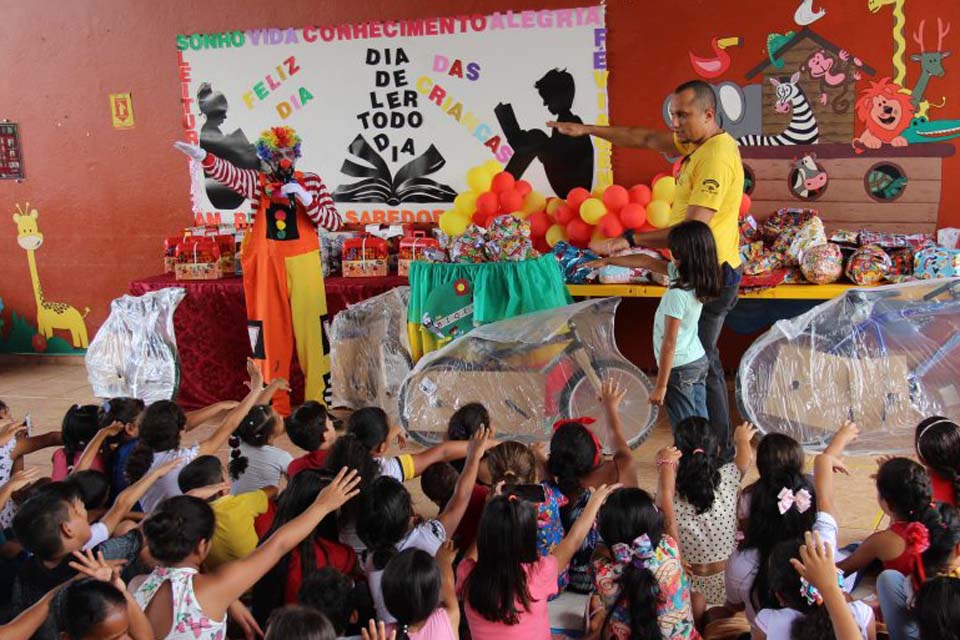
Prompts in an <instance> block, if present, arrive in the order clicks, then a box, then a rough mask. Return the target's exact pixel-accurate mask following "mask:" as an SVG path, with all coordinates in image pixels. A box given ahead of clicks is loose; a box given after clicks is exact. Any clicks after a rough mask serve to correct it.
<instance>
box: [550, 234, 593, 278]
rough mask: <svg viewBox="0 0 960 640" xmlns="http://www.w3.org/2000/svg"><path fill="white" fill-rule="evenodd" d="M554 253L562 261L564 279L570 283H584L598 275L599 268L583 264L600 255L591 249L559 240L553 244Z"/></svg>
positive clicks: (561, 268)
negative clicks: (589, 267) (587, 266)
mask: <svg viewBox="0 0 960 640" xmlns="http://www.w3.org/2000/svg"><path fill="white" fill-rule="evenodd" d="M553 255H554V256H556V258H557V262H558V263H560V270H561V271H562V272H563V280H564V282H566V283H568V284H584V283H585V282H587V281H589V280H593V279H594V278H596V277H597V272H598V269H588V268H586V267H584V266H583V265H584V264H585V263H587V262H591V261H593V260H599V259H600V256H599V255H597V254H596V253H594V252H593V251H590V250H589V249H578V248H577V247H575V246H573V245H572V244H569V243H567V242H558V243H557V244H555V245H553Z"/></svg>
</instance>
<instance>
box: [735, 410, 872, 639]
mask: <svg viewBox="0 0 960 640" xmlns="http://www.w3.org/2000/svg"><path fill="white" fill-rule="evenodd" d="M858 434H859V429H858V428H857V425H856V424H854V423H852V422H845V423H844V424H843V425H841V427H840V428H839V429H838V430H837V433H836V434H835V435H834V437H833V439H832V441H831V443H830V445H828V446H827V448H826V449H825V450H824V452H823V453H821V454H820V455H818V456H817V458H816V460H815V462H814V481H813V483H811V482H810V480H809V478H807V476H805V475H803V474H802V473H798V472H797V470H796V469H795V468H793V467H790V466H786V467H783V468H780V469H777V470H775V471H772V472H770V473H769V474H768V475H767V476H765V477H761V478H760V479H759V480H758V481H757V482H756V483H755V484H754V487H753V490H752V492H751V497H750V513H749V517H748V519H747V522H746V527H745V529H744V540H743V541H742V542H741V543H740V547H739V548H738V549H737V551H735V552H734V554H733V555H732V556H731V557H730V560H729V561H728V562H727V567H726V569H725V571H724V586H725V588H726V592H727V602H728V605H729V606H732V607H734V608H739V607H744V608H745V613H746V616H747V620H748V621H750V623H751V624H753V621H754V619H755V618H756V614H757V612H758V611H760V610H761V609H764V608H768V607H773V606H776V604H777V600H776V596H775V595H774V593H773V592H772V591H771V589H770V576H769V573H768V569H769V562H768V561H769V558H770V554H771V553H772V552H773V549H774V547H775V546H776V545H777V544H778V543H780V542H783V541H788V540H795V541H799V540H800V539H801V538H802V537H803V534H804V532H806V531H816V532H818V533H819V534H820V536H821V538H822V539H823V540H824V541H826V542H828V543H829V544H830V545H831V547H833V548H836V544H837V534H838V532H839V527H838V525H837V521H836V519H835V518H834V515H833V514H834V512H835V509H834V502H833V500H834V473H835V471H842V470H843V469H844V467H843V462H842V460H841V456H842V454H843V451H844V448H845V447H846V445H847V444H848V443H849V442H850V441H851V440H853V439H854V438H856V437H857V435H858Z"/></svg>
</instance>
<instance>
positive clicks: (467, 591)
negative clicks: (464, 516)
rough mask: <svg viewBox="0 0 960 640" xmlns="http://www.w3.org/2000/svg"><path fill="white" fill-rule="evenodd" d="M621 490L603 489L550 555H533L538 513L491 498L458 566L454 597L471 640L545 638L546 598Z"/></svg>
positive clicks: (519, 500)
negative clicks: (608, 502)
mask: <svg viewBox="0 0 960 640" xmlns="http://www.w3.org/2000/svg"><path fill="white" fill-rule="evenodd" d="M619 486H620V485H610V486H607V485H601V486H600V487H598V488H597V489H595V490H593V491H592V492H591V493H590V499H589V500H588V501H587V505H586V507H585V508H584V509H583V512H582V513H581V515H580V518H579V519H578V520H577V521H576V522H575V523H574V525H573V526H572V527H571V528H570V531H569V532H568V533H567V535H566V537H565V538H564V539H563V540H562V541H561V542H560V544H558V545H557V546H556V547H554V548H553V551H551V552H550V555H548V556H546V557H543V558H541V557H539V554H538V553H537V515H536V514H537V510H536V507H535V506H534V505H533V504H532V503H530V502H527V501H526V500H523V499H522V498H518V497H516V496H512V497H507V496H504V495H497V496H494V497H493V498H492V499H491V500H490V502H488V503H487V506H486V508H485V509H484V511H483V517H482V518H481V519H480V530H479V531H478V533H477V543H476V545H474V547H473V548H472V549H471V550H470V551H468V552H467V554H466V557H465V558H464V559H463V560H462V561H461V562H460V564H459V566H458V567H457V573H456V575H457V592H458V594H459V596H460V597H461V598H462V599H463V601H464V611H465V613H466V618H467V622H468V623H469V625H470V635H471V637H472V638H473V639H474V640H502V639H507V640H509V639H513V638H516V639H526V638H548V637H549V636H550V618H549V615H548V612H547V599H548V598H550V597H551V596H553V595H554V594H556V593H557V580H558V579H559V577H560V572H561V571H563V570H564V569H565V568H566V567H567V565H568V564H569V563H570V559H571V558H572V557H573V554H574V553H575V552H576V551H577V549H579V548H580V545H581V544H583V540H584V538H586V536H587V533H589V532H590V529H591V528H592V527H593V525H594V521H595V520H596V518H597V512H598V511H599V510H600V507H601V505H602V504H603V502H604V501H605V500H606V499H607V496H609V495H610V493H611V492H613V491H614V490H616V489H618V488H619Z"/></svg>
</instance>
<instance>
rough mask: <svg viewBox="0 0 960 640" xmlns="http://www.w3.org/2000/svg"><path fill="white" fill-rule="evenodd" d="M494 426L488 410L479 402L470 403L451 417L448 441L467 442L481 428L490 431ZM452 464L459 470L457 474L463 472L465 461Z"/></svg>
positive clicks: (455, 461)
mask: <svg viewBox="0 0 960 640" xmlns="http://www.w3.org/2000/svg"><path fill="white" fill-rule="evenodd" d="M492 426H493V425H492V424H490V413H489V412H488V411H487V408H486V407H485V406H483V405H482V404H481V403H479V402H468V403H467V404H465V405H463V406H462V407H460V408H459V409H457V410H456V411H454V412H453V415H452V416H450V420H449V421H448V422H447V435H446V439H447V440H453V441H457V440H463V441H466V440H469V439H470V438H472V437H473V434H474V432H475V431H476V430H477V429H479V428H480V427H487V428H488V429H489V428H490V427H492ZM450 464H452V465H453V467H454V469H456V470H457V473H460V472H462V471H463V460H451V461H450Z"/></svg>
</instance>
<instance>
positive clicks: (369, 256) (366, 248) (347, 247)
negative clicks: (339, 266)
mask: <svg viewBox="0 0 960 640" xmlns="http://www.w3.org/2000/svg"><path fill="white" fill-rule="evenodd" d="M387 256H388V252H387V241H386V240H384V239H382V238H375V237H373V236H364V237H362V238H349V239H347V240H345V241H344V243H343V275H344V277H346V278H370V277H376V276H385V275H387V274H388V273H389V269H388V266H387Z"/></svg>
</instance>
